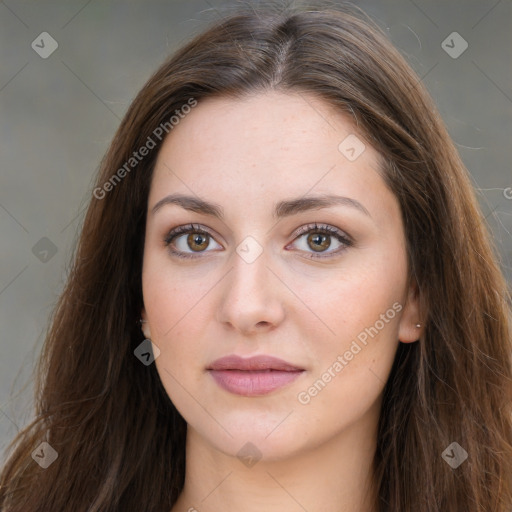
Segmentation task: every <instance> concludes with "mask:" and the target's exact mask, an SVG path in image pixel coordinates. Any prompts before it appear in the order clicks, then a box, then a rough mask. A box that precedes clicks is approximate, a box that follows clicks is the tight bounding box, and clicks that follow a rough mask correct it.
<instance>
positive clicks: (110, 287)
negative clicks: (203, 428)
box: [0, 2, 512, 512]
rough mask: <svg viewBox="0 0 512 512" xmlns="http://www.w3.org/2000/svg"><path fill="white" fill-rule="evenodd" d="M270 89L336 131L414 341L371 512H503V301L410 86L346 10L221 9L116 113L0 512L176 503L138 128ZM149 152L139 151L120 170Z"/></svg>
mask: <svg viewBox="0 0 512 512" xmlns="http://www.w3.org/2000/svg"><path fill="white" fill-rule="evenodd" d="M271 89H272V90H277V91H283V92H285V93H286V92H297V93H309V94H315V95H316V96H318V97H319V98H322V99H323V100H324V101H326V102H328V104H330V105H331V106H332V107H334V108H335V109H337V110H338V111H340V112H345V113H347V114H349V115H350V116H351V117H352V119H353V120H354V122H355V123H357V125H358V128H359V130H360V132H361V133H362V134H364V137H365V138H366V140H367V142H368V143H369V144H371V145H373V146H374V147H375V148H376V149H377V150H378V151H379V153H380V155H381V158H382V166H381V169H380V172H381V173H382V176H383V177H384V179H385V181H386V183H387V185H388V186H389V188H390V189H391V190H392V191H393V193H394V194H395V196H396V197H397V199H398V201H399V203H400V207H401V212H402V219H403V223H404V228H405V233H406V240H407V253H408V263H409V269H408V271H409V276H410V279H412V280H414V282H415V283H416V285H417V289H418V293H419V295H420V299H421V304H422V308H423V312H424V318H423V322H424V325H425V330H424V334H423V336H422V337H421V339H420V340H419V341H418V342H416V343H410V344H405V343H400V344H399V349H398V352H397V354H396V359H395V362H394V365H393V368H392V370H391V374H390V376H389V380H388V382H387V384H386V387H385V389H384V399H383V405H382V413H381V417H380V422H379V430H378V440H377V452H376V455H375V461H374V471H375V473H374V477H375V482H376V484H377V489H378V499H379V503H378V510H379V511H380V512H383V511H393V512H411V511H414V512H436V511H439V512H441V511H442V512H455V511H464V512H469V511H471V512H484V511H485V512H491V511H492V512H510V510H511V508H512V408H511V404H512V400H511V398H512V396H511V394H512V386H511V383H512V361H511V357H512V356H511V354H512V344H511V322H510V292H509V290H508V289H507V286H506V283H505V280H504V278H503V275H502V273H501V271H500V266H499V260H498V256H497V251H496V248H495V247H494V246H493V245H492V242H491V237H490V235H489V232H488V228H487V227H486V225H485V223H484V220H483V217H482V214H481V212H480V209H479V206H478V203H477V200H476V199H475V194H474V191H473V189H472V186H471V182H470V180H469V179H468V173H467V170H466V169H465V167H464V165H463V163H462V161H461V159H460V157H459V155H458V153H457V151H456V149H455V147H454V144H453V143H452V141H451V139H450V137H449V135H448V133H447V131H446V129H445V126H444V124H443V122H442V120H441V118H440V116H439V114H438V113H437V110H436V108H435V106H434V105H433V103H432V100H431V99H430V97H429V95H428V94H427V92H426V90H425V88H424V86H423V85H422V83H421V81H420V80H419V78H418V76H417V75H416V74H415V73H414V72H413V71H412V70H411V69H410V67H409V66H408V65H407V63H406V62H405V60H404V59H403V57H402V56H401V55H400V53H399V52H398V51H397V50H396V49H395V48H394V47H393V46H392V45H391V43H390V42H389V41H388V39H387V38H386V36H385V35H384V34H383V33H382V31H381V30H380V29H379V28H378V26H377V25H376V24H375V23H374V22H372V21H371V20H370V19H368V18H367V17H366V16H365V15H364V13H362V12H360V10H359V9H357V8H355V7H354V6H350V5H339V4H338V5H336V6H334V5H332V4H331V3H329V4H328V3H325V2H324V3H321V2H315V3H314V4H311V3H310V4H309V5H306V4H304V3H300V4H299V3H295V4H294V5H292V6H283V5H279V4H272V3H270V4H266V5H264V4H260V5H259V6H258V8H257V12H254V11H253V10H252V8H250V7H249V8H247V7H238V8H237V10H236V11H235V12H232V13H229V15H226V16H224V17H223V19H221V20H220V21H218V22H215V23H213V24H212V25H211V26H210V27H208V29H207V30H205V31H204V32H203V33H201V34H199V35H198V36H196V37H195V38H194V39H193V40H192V41H191V42H189V43H188V44H186V45H185V46H184V47H182V48H181V49H179V50H178V51H177V52H176V53H175V54H174V55H173V56H172V57H171V58H170V59H169V60H167V61H166V62H165V63H164V64H163V65H162V66H161V67H160V68H159V69H158V70H157V71H156V73H155V74H154V75H153V76H152V77H151V78H150V79H149V81H148V82H147V83H146V85H145V86H144V87H143V89H142V90H141V91H140V93H139V94H138V96H137V97H136V98H135V100H134V101H133V103H132V104H131V106H130V107H129V109H128V112H127V113H126V115H125V117H124V119H123V121H122V122H121V125H120V126H119V129H118V131H117V133H116V135H115V137H114V140H113V142H112V144H111V146H110V149H109V150H108V152H107V154H106V156H105V158H104V160H103V162H102V165H101V169H100V172H99V174H98V177H97V182H96V186H95V190H96V191H98V190H100V189H101V190H102V191H103V192H101V193H95V194H93V197H92V198H91V201H90V204H89V208H88V210H87V214H86V217H85V221H84V224H83V228H82V231H81V236H80V239H79V241H78V244H77V247H76V252H75V254H74V257H73V261H72V266H71V270H70V272H69V276H68V281H67V284H66V286H65V289H64V291H63V293H62V295H61V297H60V299H59V301H58V303H57V306H56V308H55V311H54V314H53V315H52V318H51V323H50V326H49V329H48V332H47V336H46V340H45V344H44V347H43V350H42V353H41V357H40V359H39V361H38V367H37V373H36V410H35V419H34V420H33V422H31V424H30V425H29V426H27V427H26V428H25V429H23V430H22V431H21V432H20V433H19V434H18V435H17V436H16V438H15V439H14V440H13V441H12V443H11V445H10V447H9V450H10V451H11V453H10V455H9V458H8V460H7V463H6V465H5V467H4V468H3V471H2V474H1V480H0V484H1V489H0V509H1V510H2V511H5V512H35V511H41V510H45V511H48V510H52V511H68V510H73V511H75V512H80V511H88V512H99V511H114V510H148V511H166V512H168V511H169V510H170V508H171V507H172V505H173V504H174V503H175V502H176V499H177V497H178V495H179V493H180V492H181V490H182V488H183V484H184V470H185V436H186V423H185V421H184V419H183V418H182V417H181V415H180V414H179V413H178V411H177V410H176V409H175V407H174V406H173V404H172V402H171V401H170V399H169V397H168V396H167V394H166V392H165V390H164V388H163V386H162V384H161V382H160V379H159V376H158V373H157V370H156V368H155V365H154V364H153V365H150V366H145V365H143V364H141V362H140V361H139V360H138V359H137V358H136V357H135V356H134V349H135V348H136V347H137V346H138V345H139V344H140V343H141V341H142V340H143V335H142V333H141V330H140V325H139V324H138V323H137V321H138V319H139V317H140V311H141V308H142V287H141V268H142V251H143V244H144V236H145V218H146V209H147V198H148V192H149V186H150V181H151V176H152V171H153V166H154V163H155V159H156V156H157V154H158V150H159V148H160V145H161V140H158V138H156V137H155V129H156V128H157V127H159V126H162V124H163V123H164V125H163V126H166V127H167V130H166V133H167V131H168V132H169V133H170V135H169V136H171V137H172V130H171V127H170V125H169V119H170V118H171V117H172V116H173V115H174V114H175V111H176V110H178V111H180V109H182V108H183V106H184V105H186V104H187V103H188V104H190V100H191V99H193V100H194V101H198V102H200V101H201V99H202V98H206V97H213V96H223V97H233V98H243V97H244V96H245V95H247V94H249V93H251V94H252V93H255V92H259V91H265V90H271ZM165 123H167V125H165ZM148 137H152V139H153V141H154V142H156V147H155V148H154V149H151V150H150V151H149V153H148V155H147V156H145V157H144V158H143V159H141V160H140V161H137V164H136V165H135V164H134V165H132V164H133V161H132V163H131V164H130V166H129V167H127V166H126V163H127V162H129V161H130V158H132V157H133V152H134V151H137V150H138V149H139V148H141V147H142V146H144V145H147V143H148ZM162 140H163V137H162ZM123 166H124V168H125V171H126V172H125V173H122V172H121V173H119V171H118V170H119V169H121V168H123ZM120 174H121V175H122V176H120ZM114 175H117V177H118V178H122V179H119V180H114V179H113V176H114ZM107 182H110V184H111V186H105V184H106V183H107ZM42 441H47V442H48V443H49V444H50V445H51V447H52V448H53V449H55V450H56V452H57V453H58V457H57V459H56V460H55V461H54V462H53V463H52V464H51V465H50V466H49V467H48V468H47V469H42V468H41V467H40V466H39V465H38V464H36V463H35V462H34V460H32V457H31V454H32V452H33V450H34V449H35V448H37V447H38V446H39V445H40V443H41V442H42ZM454 442H456V443H458V445H460V446H461V447H462V448H463V449H464V450H465V451H466V452H467V454H468V458H467V460H465V461H464V462H463V463H462V464H460V466H458V467H457V468H452V467H451V465H449V464H448V463H447V462H446V457H443V452H444V451H445V450H446V449H447V448H448V447H449V446H450V445H451V444H452V443H454ZM452 453H453V452H452Z"/></svg>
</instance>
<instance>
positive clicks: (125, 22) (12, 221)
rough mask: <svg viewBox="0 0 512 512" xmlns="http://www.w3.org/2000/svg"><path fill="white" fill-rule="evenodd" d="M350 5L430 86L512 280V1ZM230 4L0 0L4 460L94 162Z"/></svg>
mask: <svg viewBox="0 0 512 512" xmlns="http://www.w3.org/2000/svg"><path fill="white" fill-rule="evenodd" d="M252 3H254V4H257V2H252ZM354 3H356V4H357V5H359V6H361V7H362V8H363V9H365V10H366V12H367V13H368V14H370V15H371V16H372V17H373V18H374V19H375V20H376V21H377V22H378V24H379V25H380V26H381V27H383V28H384V29H385V30H387V32H388V34H389V36H390V39H391V40H392V41H393V42H394V43H395V45H396V46H397V47H398V48H399V49H400V50H401V51H402V53H403V54H404V55H405V57H406V58H407V60H408V62H409V63H410V64H411V65H412V67H413V68H414V69H415V70H416V72H417V73H418V74H419V76H420V77H422V80H423V82H424V83H425V85H426V86H427V88H428V89H429V91H430V93H431V94H432V96H433V98H434V100H435V102H436V103H437V105H438V108H439V110H440V112H441V115H442V116H443V119H444V120H445V122H446V125H447V127H448V130H449V132H450V134H451V135H452V137H453V139H454V141H455V143H456V144H457V147H458V149H459V150H460V153H461V156H462V158H463V160H464V162H465V164H466V165H467V167H468V169H469V171H470V173H471V176H472V179H473V183H474V186H475V188H476V189H477V191H478V197H479V201H480V204H481V207H482V210H483V213H484V216H486V218H487V222H488V223H489V227H490V229H491V230H492V232H493V234H494V240H495V243H496V249H497V251H499V253H500V255H501V258H502V267H503V271H504V273H505V275H506V276H507V279H508V282H509V283H512V269H511V261H512V236H511V233H512V199H507V198H506V195H507V194H506V193H505V190H507V189H508V190H509V191H510V194H509V197H510V196H511V195H512V190H510V189H509V187H512V175H511V174H512V173H511V167H512V166H511V161H512V155H511V133H512V130H511V120H512V76H511V69H512V66H511V61H512V60H511V53H512V30H511V28H512V0H499V1H497V0H459V1H448V2H447V1H441V0H439V1H426V0H415V1H412V0H395V1H380V2H379V1H377V0H372V1H362V2H358V1H355V2H354ZM226 5H234V2H223V1H220V0H216V1H214V0H192V1H185V0H172V1H167V2H163V1H155V0H153V1H146V2H143V1H130V2H127V1H126V2H120V1H101V0H89V1H87V0H82V1H80V2H79V1H66V2H65V1H64V0H62V1H58V2H35V1H32V2H28V1H20V0H5V1H3V2H0V62H1V66H0V131H1V136H0V147H1V153H0V154H1V165H2V167H1V181H0V184H1V185H0V236H1V238H2V243H1V247H2V250H1V258H2V260H1V261H2V264H1V268H0V322H1V326H2V329H1V333H2V334H1V336H2V338H1V348H2V356H1V358H0V450H1V452H2V453H1V455H0V457H1V459H2V461H3V460H4V453H3V451H4V449H5V448H6V446H7V443H8V441H9V440H11V439H12V438H13V436H14V435H15V433H16V432H17V430H19V428H22V427H23V426H24V425H25V424H26V423H27V422H28V420H29V419H30V417H31V410H30V406H31V400H32V398H31V397H32V384H33V383H32V370H33V365H34V363H35V360H36V358H37V356H38V354H39V352H40V349H41V345H42V342H43V339H44V332H45V330H46V328H47V324H48V317H49V314H50V313H51V311H52V309H53V306H54V304H55V301H56V299H57V297H58V295H59V293H60V291H61V289H62V286H63V284H64V281H65V278H66V274H67V265H68V262H69V259H70V256H71V251H72V248H73V246H74V244H75V242H76V238H77V234H78V230H79V228H80V225H81V222H82V220H83V213H84V208H85V206H86V204H87V201H88V199H89V198H90V194H91V192H92V180H93V176H94V174H95V173H96V171H97V168H98V165H99V162H100V159H101V157H102V156H103V154H104V153H105V151H106V149H107V147H108V144H109V142H110V140H111V138H112V136H113V134H114V131H115V129H116V127H117V126H118V124H119V122H120V119H121V118H122V116H123V115H124V113H125V111H126V109H127V107H128V105H129V103H130V101H131V100H132V99H133V98H134V96H135V94H136V93H137V92H138V90H139V89H140V88H141V87H142V85H143V84H144V83H145V81H146V80H147V79H148V78H149V76H150V74H151V73H152V72H153V71H154V70H155V69H156V68H157V67H158V65H159V64H160V63H161V62H162V61H163V60H164V58H165V57H166V56H167V55H168V54H169V53H171V52H172V51H173V50H175V49H176V48H177V47H178V46H180V45H181V44H182V43H183V42H184V41H186V40H188V39H189V38H190V37H191V36H192V35H193V34H195V33H197V32H198V31H200V30H201V29H202V28H203V27H204V26H205V25H206V24H207V23H208V22H209V21H211V20H213V19H216V18H218V17H219V16H221V12H222V11H221V9H222V8H223V7H225V6H226ZM454 31H455V32H458V33H459V34H460V35H461V36H462V37H463V38H464V39H465V40H466V41H467V43H468V45H469V46H468V49H467V50H466V51H465V52H464V53H462V55H460V56H459V57H458V58H452V57H451V56H450V55H448V53H446V52H445V50H444V49H443V48H442V46H441V44H442V42H443V41H444V40H445V39H446V38H447V36H448V35H449V34H451V33H452V32H454ZM42 32H48V33H49V34H50V35H51V36H52V37H53V38H54V39H55V40H56V41H57V43H58V48H57V50H56V51H55V52H54V53H53V54H51V55H50V56H49V57H48V58H47V59H43V58H41V57H40V56H39V55H38V54H37V53H36V51H34V49H32V47H31V44H32V42H33V41H34V40H36V39H37V38H38V36H39V35H40V34H41V33H42ZM42 238H47V239H49V240H50V241H51V244H49V242H48V241H47V240H43V241H40V240H41V239H42ZM36 244H37V245H36ZM53 246H54V250H56V253H55V254H52V252H51V247H53ZM34 247H36V249H34ZM49 248H50V252H48V253H47V254H44V253H42V252H41V251H42V250H44V249H47V250H48V249H49ZM45 259H46V261H44V260H45Z"/></svg>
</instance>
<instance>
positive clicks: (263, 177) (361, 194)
mask: <svg viewBox="0 0 512 512" xmlns="http://www.w3.org/2000/svg"><path fill="white" fill-rule="evenodd" d="M344 141H348V144H349V145H351V146H353V147H354V148H355V150H357V151H358V152H359V151H361V150H362V153H361V154H360V155H359V156H357V158H356V159H352V160H351V159H349V158H347V153H346V152H345V153H344V151H346V149H347V148H346V147H345V146H346V145H347V144H346V143H345V142H344ZM340 144H341V146H340ZM358 144H359V146H358ZM362 148H364V149H362ZM349 149H350V148H349ZM348 156H351V154H350V153H349V154H348ZM379 164H380V159H379V155H378V153H377V152H376V150H375V149H374V148H372V147H371V146H370V145H369V144H367V143H366V142H363V137H362V135H361V134H360V133H359V132H358V131H357V129H356V127H355V126H354V124H353V123H352V122H351V120H350V118H349V117H348V116H346V115H344V114H342V113H340V112H338V111H336V110H334V108H333V107H331V106H330V105H328V104H327V103H325V102H324V101H322V100H321V99H318V98H317V97H315V96H313V95H308V94H304V93H300V94H299V93H294V94H288V93H287V94H285V93H278V92H271V93H259V94H254V95H251V96H248V97H246V98H243V99H232V98H225V97H221V98H208V99H206V100H201V101H200V102H198V105H197V106H196V107H194V108H193V109H192V110H191V112H190V113H189V114H187V115H186V116H184V117H183V118H182V119H181V120H180V121H179V123H178V124H177V125H175V126H174V127H173V129H172V131H171V133H170V134H169V135H168V136H167V138H166V139H165V141H164V143H163V145H162V147H161V149H160V153H159V155H158V159H157V163H156V166H155V170H154V176H153V181H152V187H151V192H150V201H149V204H150V205H151V204H154V203H155V202H156V201H158V200H159V198H160V196H162V195H165V194H169V193H173V192H183V193H187V194H190V193H192V194H196V195H198V196H201V197H205V198H210V199H212V200H216V201H217V202H219V203H221V204H222V203H224V202H225V201H226V200H227V199H229V198H230V197H231V198H234V197H235V196H237V197H243V198H244V201H245V202H244V203H243V204H245V206H247V204H251V205H254V204H255V202H258V203H261V201H262V200H264V199H270V198H273V199H276V200H277V199H282V198H283V197H285V196H286V197H292V196H293V197H296V196H303V195H306V194H307V193H308V192H309V191H313V189H314V192H316V193H323V194H328V193H340V194H343V195H345V196H347V195H350V196H357V198H358V200H360V201H361V202H363V203H366V202H375V201H374V200H371V199H370V200H369V199H367V200H366V201H365V197H366V198H371V197H372V196H375V195H377V196H380V201H381V203H382V206H383V207H384V209H385V210H389V208H390V207H391V206H392V205H391V204H387V203H386V201H388V202H389V201H391V202H393V200H394V197H393V196H392V194H391V192H390V191H389V190H388V189H387V187H386V186H385V184H384V182H383V180H382V178H381V177H380V175H379V172H378V169H379ZM272 202H273V203H274V200H273V201H272ZM371 207H372V205H371V204H370V205H369V206H368V209H370V208H371ZM373 208H374V209H375V205H374V206H373ZM376 213H377V214H378V212H377V211H376Z"/></svg>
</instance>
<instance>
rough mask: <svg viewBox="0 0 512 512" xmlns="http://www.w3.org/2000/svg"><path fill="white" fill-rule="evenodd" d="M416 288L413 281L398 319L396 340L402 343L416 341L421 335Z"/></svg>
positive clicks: (421, 325) (420, 315)
mask: <svg viewBox="0 0 512 512" xmlns="http://www.w3.org/2000/svg"><path fill="white" fill-rule="evenodd" d="M419 299H420V296H419V292H418V286H417V284H416V282H415V281H413V282H412V283H411V285H410V287H409V292H408V296H407V301H406V304H405V307H404V311H403V313H402V317H401V318H400V326H399V330H398V339H399V341H401V342H402V343H413V342H415V341H418V340H419V339H420V337H421V335H422V333H423V322H422V320H421V319H422V314H421V311H420V305H419V304H420V300H419Z"/></svg>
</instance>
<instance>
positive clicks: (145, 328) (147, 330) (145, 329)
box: [140, 307, 151, 339]
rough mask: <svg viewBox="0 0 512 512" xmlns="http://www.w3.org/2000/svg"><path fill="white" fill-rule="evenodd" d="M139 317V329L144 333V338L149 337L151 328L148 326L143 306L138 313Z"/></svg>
mask: <svg viewBox="0 0 512 512" xmlns="http://www.w3.org/2000/svg"><path fill="white" fill-rule="evenodd" d="M140 319H141V320H142V324H141V326H140V329H141V331H142V333H143V334H144V337H145V338H146V339H151V329H150V327H149V322H148V316H147V315H146V309H145V308H144V307H143V308H142V311H141V313H140Z"/></svg>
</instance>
